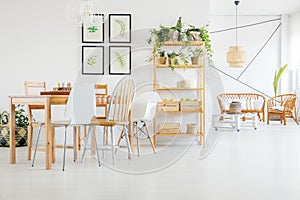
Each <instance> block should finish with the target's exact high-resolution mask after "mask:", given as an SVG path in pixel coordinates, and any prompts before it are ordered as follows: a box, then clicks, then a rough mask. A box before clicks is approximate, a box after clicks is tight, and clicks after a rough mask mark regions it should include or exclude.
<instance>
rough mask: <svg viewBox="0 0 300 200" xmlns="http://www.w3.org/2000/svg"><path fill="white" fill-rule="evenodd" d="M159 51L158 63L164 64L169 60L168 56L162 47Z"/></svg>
mask: <svg viewBox="0 0 300 200" xmlns="http://www.w3.org/2000/svg"><path fill="white" fill-rule="evenodd" d="M157 53H158V58H157V61H158V63H159V64H162V65H165V64H166V62H167V57H166V52H165V50H162V49H160V50H158V51H157Z"/></svg>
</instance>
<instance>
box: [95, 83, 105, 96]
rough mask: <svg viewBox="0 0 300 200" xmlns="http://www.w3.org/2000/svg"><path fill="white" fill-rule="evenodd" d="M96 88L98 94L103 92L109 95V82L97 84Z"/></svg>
mask: <svg viewBox="0 0 300 200" xmlns="http://www.w3.org/2000/svg"><path fill="white" fill-rule="evenodd" d="M95 90H96V94H103V95H107V94H108V85H107V84H104V85H102V84H95Z"/></svg>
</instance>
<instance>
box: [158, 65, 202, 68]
mask: <svg viewBox="0 0 300 200" xmlns="http://www.w3.org/2000/svg"><path fill="white" fill-rule="evenodd" d="M169 66H170V65H163V64H156V68H165V69H168V68H170V67H169ZM172 66H173V67H174V68H175V69H187V68H202V67H203V65H172Z"/></svg>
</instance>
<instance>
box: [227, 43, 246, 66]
mask: <svg viewBox="0 0 300 200" xmlns="http://www.w3.org/2000/svg"><path fill="white" fill-rule="evenodd" d="M227 62H228V64H229V67H243V65H244V63H245V62H246V53H245V51H244V47H243V46H231V47H229V51H228V52H227Z"/></svg>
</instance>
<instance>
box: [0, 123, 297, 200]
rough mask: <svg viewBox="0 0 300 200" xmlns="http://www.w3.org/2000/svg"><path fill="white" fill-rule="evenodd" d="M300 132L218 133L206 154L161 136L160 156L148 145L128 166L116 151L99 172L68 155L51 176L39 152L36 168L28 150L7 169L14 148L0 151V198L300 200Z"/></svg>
mask: <svg viewBox="0 0 300 200" xmlns="http://www.w3.org/2000/svg"><path fill="white" fill-rule="evenodd" d="M299 130H300V126H297V125H295V123H294V122H292V121H288V125H287V126H286V127H283V126H282V125H279V124H278V122H272V125H269V126H268V125H265V124H260V125H259V128H258V130H256V131H254V130H252V129H248V128H245V129H242V130H241V131H240V132H239V133H237V132H232V131H231V130H228V129H223V130H219V131H218V132H215V131H212V133H211V134H210V135H209V136H208V138H207V140H208V142H207V145H206V147H205V149H202V148H201V146H200V145H198V144H197V142H192V141H191V139H188V137H184V138H183V137H181V138H179V140H180V142H178V140H177V142H176V143H168V140H167V138H158V147H157V150H158V152H157V154H156V155H154V154H152V153H151V149H150V148H149V147H142V152H143V155H141V156H140V157H137V156H135V158H134V160H133V161H128V160H127V158H126V153H125V152H124V151H123V150H121V151H120V152H118V156H117V164H116V165H115V167H114V169H112V166H111V159H110V155H109V154H107V155H106V157H105V158H104V159H102V166H101V167H98V166H97V164H96V160H95V158H94V157H93V156H91V155H87V156H86V159H85V160H84V162H83V163H80V162H75V163H74V162H73V161H72V151H70V150H69V152H68V157H67V165H66V171H65V172H62V170H61V167H62V155H61V153H62V151H61V150H58V151H57V159H58V160H57V162H56V163H55V164H54V165H53V170H51V171H46V170H44V168H45V167H44V162H43V161H44V159H43V158H44V155H43V153H41V152H40V153H38V156H37V161H36V165H35V167H33V168H32V167H31V164H30V161H27V160H26V159H25V158H26V148H18V149H17V164H15V165H11V164H8V161H9V149H8V148H0V200H15V199H16V200H19V199H30V200H41V199H43V200H48V199H53V200H54V199H55V200H58V199H72V200H77V199H78V200H79V199H87V200H99V199H105V200H106V199H133V200H135V199H137V200H144V199H151V200H154V199H155V200H156V199H197V200H206V199H207V200H215V199H220V200H227V199H228V200H235V199H236V200H247V199H249V200H250V199H251V200H253V199H255V200H257V199H259V200H260V199H263V200H265V199H267V200H277V199H278V200H292V199H293V200H294V199H295V200H296V199H297V200H298V199H300V131H299Z"/></svg>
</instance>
